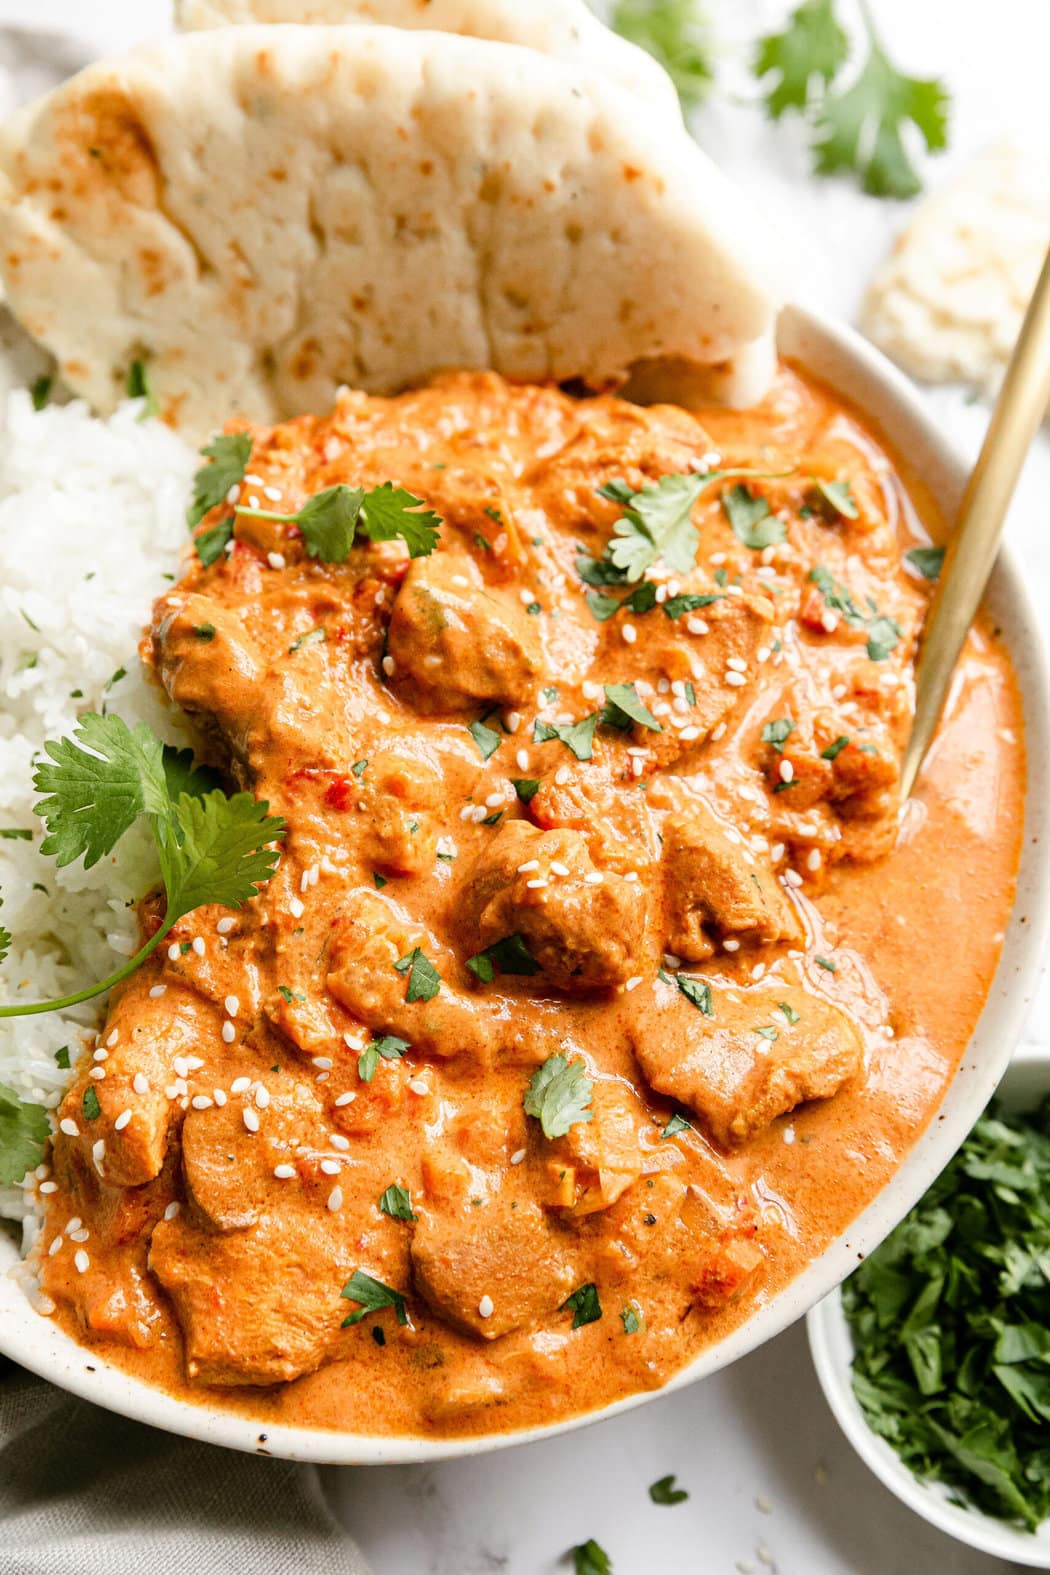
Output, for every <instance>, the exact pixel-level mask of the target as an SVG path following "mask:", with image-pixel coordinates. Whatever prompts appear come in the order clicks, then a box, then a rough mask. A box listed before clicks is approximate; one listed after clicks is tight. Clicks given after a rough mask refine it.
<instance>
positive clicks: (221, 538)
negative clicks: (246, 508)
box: [193, 515, 233, 569]
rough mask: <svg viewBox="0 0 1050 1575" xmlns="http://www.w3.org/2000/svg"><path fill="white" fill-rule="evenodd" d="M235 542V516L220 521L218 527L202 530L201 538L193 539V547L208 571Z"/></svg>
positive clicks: (213, 526)
mask: <svg viewBox="0 0 1050 1575" xmlns="http://www.w3.org/2000/svg"><path fill="white" fill-rule="evenodd" d="M232 540H233V516H232V515H230V516H228V517H227V518H226V519H224V520H220V521H219V523H218V524H217V525H212V526H209V528H208V529H207V530H202V531H201V533H200V535H199V536H195V537H194V538H193V545H194V548H195V550H196V553H197V556H198V558H199V559H200V561H201V563H203V565H204V567H205V568H206V569H210V568H211V566H212V564H213V563H217V562H218V560H219V559H220V558H221V557H222V555H223V553H224V552H225V551H226V548H227V547H228V546H229V544H230V542H231V541H232Z"/></svg>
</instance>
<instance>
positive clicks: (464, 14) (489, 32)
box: [175, 0, 681, 120]
mask: <svg viewBox="0 0 1050 1575" xmlns="http://www.w3.org/2000/svg"><path fill="white" fill-rule="evenodd" d="M175 21H176V25H177V26H178V27H180V28H182V29H183V31H184V32H191V31H194V30H195V29H197V28H211V27H228V26H230V25H231V24H232V25H234V26H244V25H246V24H250V23H252V22H269V23H274V22H299V23H312V24H317V23H324V24H328V25H332V24H335V23H344V24H347V25H351V26H352V25H355V24H361V23H369V22H370V23H379V24H381V25H382V26H384V27H401V28H413V29H420V28H423V29H426V30H427V31H429V32H434V33H458V34H459V35H460V36H461V37H463V38H487V39H491V40H493V41H494V42H495V43H502V44H523V45H524V46H525V47H526V48H527V49H537V50H539V52H540V54H541V55H552V56H553V57H554V58H555V59H556V60H564V61H565V62H566V63H567V64H568V65H576V66H583V67H585V68H586V69H589V70H591V71H596V72H598V73H599V74H601V75H602V76H605V77H607V78H608V80H609V81H610V82H611V83H613V84H615V85H616V86H618V87H621V88H625V89H626V90H627V92H628V93H634V94H636V95H637V97H638V98H642V99H645V100H646V102H647V103H649V104H650V105H653V106H655V107H656V108H658V109H661V110H663V111H665V112H666V113H667V114H669V115H671V116H672V117H673V118H674V119H676V120H677V119H680V118H681V112H680V110H679V107H678V94H677V93H676V92H675V88H674V83H673V82H672V81H671V79H670V77H669V76H668V75H667V72H666V71H664V70H663V68H662V67H661V66H659V65H657V63H656V61H655V60H654V59H653V58H652V56H651V55H647V54H646V52H645V50H644V49H639V48H638V47H637V45H635V44H629V43H628V42H627V40H626V39H623V38H620V37H619V36H618V35H617V34H616V33H614V32H613V31H612V29H611V28H608V27H604V26H603V25H602V23H601V22H599V20H598V18H597V17H596V16H595V15H594V12H593V11H591V9H590V8H589V7H588V6H587V5H585V4H584V0H175Z"/></svg>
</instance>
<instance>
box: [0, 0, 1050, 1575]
mask: <svg viewBox="0 0 1050 1575" xmlns="http://www.w3.org/2000/svg"><path fill="white" fill-rule="evenodd" d="M521 3H522V4H528V3H529V0H521ZM850 3H851V0H843V4H844V6H845V7H846V8H847V9H848V6H849V5H850ZM708 4H709V9H710V10H711V11H712V12H713V13H714V14H715V15H716V17H717V18H718V22H719V26H720V28H721V29H722V33H723V38H724V44H725V51H726V73H727V80H728V83H729V86H730V87H731V89H732V94H731V95H730V98H729V99H728V100H727V97H726V96H723V98H722V99H721V100H720V101H719V103H718V105H717V106H716V107H712V108H710V109H708V110H706V111H704V112H703V113H702V114H701V116H700V117H699V119H698V122H697V126H696V130H697V134H698V136H699V138H700V140H701V142H702V143H703V144H704V146H705V147H707V149H708V150H709V151H710V152H711V153H712V154H713V155H714V156H715V157H716V158H717V159H719V161H720V162H721V163H722V164H723V165H724V166H725V167H726V168H727V169H729V170H730V171H731V173H733V174H734V175H735V176H736V177H737V178H738V179H739V180H740V181H741V182H742V183H743V184H744V185H746V186H747V187H748V188H749V189H750V190H751V191H752V192H753V193H754V194H755V196H756V197H757V199H758V201H759V202H760V204H761V206H762V209H763V211H764V213H765V214H766V215H767V216H768V219H769V221H770V226H771V236H772V234H773V233H774V232H775V230H776V228H777V227H780V226H783V227H786V228H790V229H791V230H792V231H793V233H794V235H795V237H796V250H797V253H798V255H799V257H800V260H801V268H800V293H801V294H802V295H803V296H804V297H806V298H808V299H809V300H811V301H813V302H814V303H816V304H817V305H819V306H820V307H821V308H822V309H823V310H825V311H830V312H833V313H836V314H839V315H842V316H845V317H852V315H853V314H854V312H855V310H856V306H857V303H858V301H859V299H860V296H861V294H862V292H863V289H864V285H865V281H866V280H867V278H868V277H869V275H870V273H871V270H872V268H873V267H874V266H875V264H876V262H877V261H878V259H879V258H880V257H881V256H882V255H883V253H884V251H885V250H886V248H887V246H888V245H889V244H890V242H891V240H892V237H893V235H894V233H895V231H896V230H897V229H898V228H899V226H900V225H901V223H902V222H903V220H904V218H905V215H906V211H907V210H906V209H905V208H903V207H901V206H900V205H897V204H893V203H880V202H876V201H874V200H873V199H871V198H866V197H864V196H862V195H860V194H858V193H857V192H856V191H854V190H853V189H852V188H851V187H850V186H848V185H846V184H843V183H841V182H816V181H814V180H812V179H810V178H809V177H808V175H807V173H806V160H805V156H804V152H803V149H802V145H801V139H800V138H799V137H798V136H797V135H796V133H795V131H794V130H793V129H792V128H785V129H783V130H779V131H776V130H774V129H773V128H772V127H770V126H769V125H768V124H767V123H766V122H765V121H764V120H763V119H762V117H761V116H760V115H759V114H757V113H756V112H754V111H753V110H752V109H751V108H749V107H748V106H747V105H745V104H743V103H741V102H738V101H736V100H738V99H739V98H741V97H743V96H746V95H747V94H748V92H749V91H750V89H749V85H748V79H747V76H746V73H745V72H744V71H743V70H742V68H741V65H740V59H741V55H740V41H741V40H747V39H750V38H752V37H754V36H755V34H756V33H758V32H759V31H761V30H762V29H763V28H765V27H767V26H769V25H772V24H775V23H776V22H777V21H778V20H779V18H780V17H782V16H783V15H784V14H785V13H786V11H787V10H788V9H789V6H788V4H787V3H786V0H708ZM873 8H874V10H875V13H876V16H877V18H878V21H879V24H880V26H881V27H882V29H883V32H884V35H885V37H886V39H887V41H888V43H889V44H890V47H891V49H892V51H893V53H894V54H895V55H896V56H897V57H898V58H899V59H900V60H901V61H902V63H904V64H906V65H907V66H908V68H909V69H911V70H914V71H916V72H918V73H920V74H926V75H928V74H934V73H937V74H941V75H943V76H944V77H945V78H946V80H947V81H948V83H949V84H950V86H951V88H952V90H953V92H954V94H955V116H954V125H953V133H952V151H951V154H950V155H948V156H946V157H942V158H940V159H938V160H937V161H935V162H931V164H930V165H929V167H928V175H929V179H930V180H931V181H937V180H940V179H943V178H944V177H945V176H946V175H947V174H948V173H949V171H950V170H951V168H952V167H954V166H956V165H958V164H959V163H961V162H963V161H964V160H965V159H966V158H967V157H968V156H969V155H971V154H972V153H974V152H976V151H977V150H978V149H980V148H981V147H983V146H984V145H985V144H986V143H988V142H989V141H992V140H995V139H996V138H998V137H1000V136H1002V135H1004V134H1013V135H1015V136H1017V137H1020V138H1022V139H1024V140H1026V141H1028V142H1032V143H1035V144H1036V145H1038V146H1041V147H1044V148H1046V149H1047V151H1048V153H1050V99H1048V94H1047V87H1046V75H1045V73H1046V61H1047V59H1048V58H1050V5H1048V4H1047V0H994V3H992V0H873ZM169 12H170V6H169V5H168V4H167V3H166V0H109V3H107V0H0V27H9V28H10V27H13V28H18V29H20V30H28V31H29V33H32V34H35V35H41V34H44V35H50V36H49V37H45V38H39V37H29V36H27V34H26V32H23V33H22V35H21V37H20V38H19V41H18V43H19V47H18V51H17V55H18V58H19V60H20V62H21V65H20V68H19V70H18V71H17V72H15V73H13V74H12V73H11V72H10V71H7V70H6V69H5V67H6V66H7V65H8V64H9V63H10V62H11V61H12V59H13V58H14V51H13V50H12V49H11V48H9V47H8V45H7V44H5V42H4V40H3V38H2V37H0V113H2V112H4V111H5V110H6V109H7V108H8V107H10V106H11V105H12V104H13V103H15V102H17V101H18V100H19V99H21V98H23V97H25V96H27V95H29V94H31V93H33V92H35V91H39V90H40V88H42V87H43V86H45V85H46V83H47V82H48V80H49V79H50V78H51V77H53V74H54V70H55V65H56V63H57V64H59V65H60V66H61V68H62V69H64V70H66V69H75V67H76V66H77V65H78V64H80V63H82V62H83V61H84V60H86V59H88V58H90V57H91V55H92V54H95V53H98V52H101V51H104V50H107V49H112V48H115V47H119V46H120V45H121V44H124V43H131V42H133V41H135V40H136V39H139V38H145V37H149V36H151V35H154V34H156V33H157V32H160V31H162V30H163V29H164V28H165V27H166V26H167V25H168V23H169ZM771 244H774V242H773V241H772V239H771ZM931 397H932V398H933V399H934V401H935V407H936V409H937V411H938V414H939V416H940V418H941V419H943V421H944V422H945V424H946V426H947V427H948V428H949V430H951V431H952V432H954V433H955V434H956V436H957V437H958V439H959V441H960V442H962V443H963V444H964V445H966V446H967V447H968V448H970V449H971V450H975V449H976V446H977V444H978V443H979V441H980V437H981V434H982V431H983V427H984V423H985V419H986V411H985V410H984V408H983V407H982V406H973V405H968V404H967V403H966V402H965V400H964V399H963V398H962V397H960V396H959V395H958V394H957V393H950V392H940V393H938V394H936V395H933V396H931ZM1048 524H1050V437H1047V436H1045V435H1044V436H1043V437H1042V438H1041V439H1040V442H1039V445H1038V448H1037V451H1036V452H1035V453H1034V454H1033V457H1032V459H1031V461H1030V463H1029V467H1028V472H1027V474H1026V477H1025V480H1024V484H1023V487H1022V491H1021V494H1020V497H1019V500H1018V504H1017V507H1016V508H1015V510H1014V514H1013V517H1012V520H1011V525H1010V534H1011V537H1012V539H1013V541H1014V544H1015V547H1016V548H1017V549H1018V550H1019V551H1020V552H1021V554H1022V555H1023V557H1024V560H1025V562H1026V564H1027V566H1028V567H1029V569H1030V572H1031V575H1032V578H1033V581H1034V582H1036V584H1037V585H1041V586H1045V587H1046V590H1047V591H1048V592H1050V530H1048ZM1029 1035H1030V1036H1031V1037H1032V1038H1035V1039H1039V1040H1043V1041H1045V1040H1046V1039H1047V1038H1050V995H1048V994H1047V992H1044V996H1043V999H1042V1001H1041V1002H1040V1004H1039V1006H1038V1007H1037V1010H1036V1013H1035V1016H1034V1018H1033V1021H1032V1023H1031V1024H1030V1028H1029ZM668 1472H675V1473H677V1475H678V1477H679V1479H680V1482H681V1484H682V1485H683V1486H685V1487H686V1488H688V1490H689V1492H690V1498H689V1500H688V1502H687V1503H685V1504H682V1505H679V1506H676V1507H674V1508H660V1507H656V1506H654V1505H652V1504H651V1503H650V1502H649V1499H648V1495H647V1492H646V1489H647V1486H648V1484H649V1483H650V1482H652V1481H653V1480H654V1479H655V1478H657V1477H659V1476H662V1475H665V1474H666V1473H668ZM325 1489H326V1492H327V1493H328V1495H329V1497H330V1499H331V1501H332V1503H333V1504H334V1505H335V1507H336V1508H337V1511H338V1513H339V1514H340V1516H341V1517H342V1519H343V1520H344V1522H345V1524H346V1525H347V1526H348V1527H350V1528H352V1529H353V1531H354V1534H355V1535H356V1536H357V1538H358V1539H359V1541H360V1542H361V1544H362V1545H363V1547H364V1549H365V1552H366V1553H367V1554H368V1555H369V1557H370V1559H371V1560H372V1562H373V1565H374V1568H375V1572H376V1575H489V1572H505V1575H546V1572H551V1575H554V1572H555V1571H557V1570H559V1569H561V1570H562V1571H564V1570H565V1569H566V1568H568V1566H567V1565H566V1564H565V1563H564V1562H562V1561H563V1559H564V1555H565V1552H566V1550H567V1549H568V1548H569V1547H571V1546H572V1545H573V1544H574V1543H576V1542H579V1541H581V1540H584V1539H586V1538H587V1537H591V1536H593V1537H596V1538H597V1539H598V1540H599V1541H600V1542H601V1543H602V1545H603V1546H604V1547H605V1548H606V1549H607V1550H608V1552H609V1553H610V1555H611V1556H612V1558H613V1561H614V1566H615V1571H616V1575H664V1572H667V1575H670V1572H672V1571H673V1572H683V1575H723V1572H724V1575H735V1572H740V1575H748V1572H753V1575H766V1572H767V1571H771V1570H777V1571H779V1572H780V1575H999V1572H1005V1571H1006V1570H1007V1569H1009V1568H1010V1566H1007V1565H1005V1564H1001V1563H999V1562H998V1561H997V1560H994V1559H990V1558H987V1557H985V1556H983V1555H980V1554H976V1553H972V1552H970V1551H969V1550H967V1549H965V1548H963V1547H961V1546H959V1545H958V1544H956V1543H953V1542H951V1541H949V1540H948V1539H947V1538H945V1537H942V1536H941V1535H940V1534H939V1533H937V1532H934V1531H932V1530H930V1529H929V1528H928V1527H927V1526H926V1525H925V1524H924V1523H923V1522H921V1521H919V1520H917V1519H916V1518H915V1517H914V1516H913V1515H911V1514H910V1513H909V1511H907V1510H905V1509H903V1508H902V1507H901V1506H900V1505H899V1504H898V1503H897V1502H896V1500H895V1499H893V1498H892V1497H891V1496H890V1495H889V1494H888V1493H887V1492H886V1491H885V1490H884V1489H883V1488H882V1487H881V1486H880V1485H879V1484H878V1483H877V1482H876V1481H875V1480H874V1479H873V1478H872V1477H871V1476H870V1475H869V1474H868V1472H867V1471H866V1469H865V1468H864V1467H863V1466H862V1465H861V1464H860V1463H859V1461H858V1460H857V1459H856V1458H855V1457H854V1456H853V1454H852V1452H851V1451H850V1449H849V1447H848V1445H847V1444H846V1443H845V1442H844V1440H843V1439H842V1437H841V1435H840V1434H839V1432H838V1430H837V1428H836V1425H835V1423H834V1422H833V1420H832V1418H831V1416H830V1413H829V1412H828V1410H827V1408H826V1406H825V1405H824V1403H823V1399H822V1397H821V1394H820V1391H819V1389H818V1388H817V1384H816V1380H815V1378H814V1376H813V1372H812V1368H811V1366H810V1362H809V1356H808V1352H807V1349H806V1344H805V1337H804V1333H803V1330H802V1329H801V1328H800V1327H796V1328H795V1329H792V1330H789V1331H788V1332H787V1333H786V1334H784V1335H782V1336H781V1337H780V1339H778V1340H776V1341H775V1342H773V1343H772V1344H770V1345H768V1346H766V1347H765V1348H764V1349H762V1350H760V1351H758V1352H756V1353H755V1354H754V1355H753V1356H751V1357H749V1358H747V1359H746V1360H745V1361H743V1362H740V1363H739V1364H737V1366H736V1367H734V1368H732V1369H730V1370H729V1371H728V1372H724V1373H721V1374H719V1375H717V1376H716V1377H714V1378H712V1379H709V1380H708V1381H707V1382H706V1383H704V1384H702V1385H699V1386H697V1387H695V1388H693V1389H692V1390H687V1391H684V1392H682V1393H679V1394H676V1395H673V1396H669V1397H667V1398H666V1399H663V1400H660V1399H657V1400H655V1401H654V1402H652V1403H651V1404H649V1405H647V1406H645V1407H643V1408H642V1409H640V1410H638V1411H635V1412H633V1413H631V1414H629V1415H627V1416H624V1417H620V1418H617V1419H615V1420H613V1421H611V1422H606V1423H600V1424H598V1425H596V1426H594V1427H591V1428H588V1429H586V1430H584V1431H581V1432H577V1433H574V1434H571V1435H568V1436H566V1437H564V1438H561V1439H557V1440H554V1441H550V1442H546V1443H542V1444H537V1445H532V1446H526V1447H520V1448H516V1449H511V1450H508V1451H505V1452H502V1453H500V1454H497V1455H489V1456H486V1457H483V1458H479V1459H473V1460H463V1461H453V1462H450V1463H448V1464H445V1465H441V1466H436V1467H387V1468H385V1469H374V1470H350V1469H347V1470H339V1471H336V1470H331V1471H328V1472H326V1473H325Z"/></svg>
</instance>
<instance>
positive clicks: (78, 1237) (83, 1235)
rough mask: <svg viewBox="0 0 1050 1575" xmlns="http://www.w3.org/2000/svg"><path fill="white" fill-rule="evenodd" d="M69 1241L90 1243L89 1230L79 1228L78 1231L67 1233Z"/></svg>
mask: <svg viewBox="0 0 1050 1575" xmlns="http://www.w3.org/2000/svg"><path fill="white" fill-rule="evenodd" d="M69 1239H70V1241H90V1240H91V1232H90V1231H89V1230H84V1229H83V1227H81V1228H80V1229H79V1230H71V1231H70V1232H69Z"/></svg>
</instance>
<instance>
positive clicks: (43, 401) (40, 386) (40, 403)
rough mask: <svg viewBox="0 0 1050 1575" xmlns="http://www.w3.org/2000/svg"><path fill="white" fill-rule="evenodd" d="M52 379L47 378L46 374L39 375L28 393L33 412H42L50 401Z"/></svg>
mask: <svg viewBox="0 0 1050 1575" xmlns="http://www.w3.org/2000/svg"><path fill="white" fill-rule="evenodd" d="M53 382H54V378H51V377H48V375H47V373H46V372H43V373H41V375H40V376H39V377H38V378H37V380H36V382H35V383H34V384H33V387H32V389H31V391H30V395H29V397H30V399H31V400H32V402H33V409H34V410H44V409H45V408H46V406H47V404H48V402H49V401H50V399H51V385H52V383H53Z"/></svg>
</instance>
